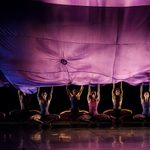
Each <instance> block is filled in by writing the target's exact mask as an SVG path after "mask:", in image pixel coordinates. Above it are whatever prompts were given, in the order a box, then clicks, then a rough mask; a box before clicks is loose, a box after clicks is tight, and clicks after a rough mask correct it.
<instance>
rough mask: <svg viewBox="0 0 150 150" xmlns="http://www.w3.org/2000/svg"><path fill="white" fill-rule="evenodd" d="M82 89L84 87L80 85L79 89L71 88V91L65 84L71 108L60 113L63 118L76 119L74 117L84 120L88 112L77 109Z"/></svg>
mask: <svg viewBox="0 0 150 150" xmlns="http://www.w3.org/2000/svg"><path fill="white" fill-rule="evenodd" d="M83 89H84V87H83V85H82V86H81V88H80V90H79V91H78V90H77V89H73V90H72V91H70V89H69V88H68V85H67V86H66V91H67V95H68V96H69V99H70V105H71V108H70V110H67V111H63V112H62V113H60V117H61V118H62V119H63V120H70V119H71V120H76V119H81V120H82V119H83V120H84V119H86V118H87V116H86V114H88V112H87V111H85V110H79V100H80V97H81V94H82V92H83Z"/></svg>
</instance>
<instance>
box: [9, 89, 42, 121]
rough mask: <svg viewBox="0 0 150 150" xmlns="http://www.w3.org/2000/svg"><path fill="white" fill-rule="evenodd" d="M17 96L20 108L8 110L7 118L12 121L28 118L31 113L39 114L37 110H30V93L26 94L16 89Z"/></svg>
mask: <svg viewBox="0 0 150 150" xmlns="http://www.w3.org/2000/svg"><path fill="white" fill-rule="evenodd" d="M18 98H19V103H20V110H12V111H10V112H9V119H10V120H13V121H16V120H17V121H24V120H29V119H30V117H31V116H32V115H35V114H39V113H40V112H39V111H38V110H31V109H30V104H31V101H32V95H31V94H26V93H24V92H22V91H20V90H18Z"/></svg>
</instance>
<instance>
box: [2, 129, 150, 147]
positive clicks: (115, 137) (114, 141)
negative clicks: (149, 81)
mask: <svg viewBox="0 0 150 150" xmlns="http://www.w3.org/2000/svg"><path fill="white" fill-rule="evenodd" d="M149 129H150V128H143V127H137V128H105V129H102V128H59V129H56V128H55V129H50V128H49V129H42V128H40V127H37V128H35V127H34V128H33V127H29V126H24V127H12V128H11V126H9V128H8V127H3V129H0V149H1V150H111V149H114V150H122V149H123V150H124V149H126V150H138V149H142V150H148V149H149V148H150V130H149Z"/></svg>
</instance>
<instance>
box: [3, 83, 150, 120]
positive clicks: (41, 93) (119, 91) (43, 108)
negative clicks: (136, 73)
mask: <svg viewBox="0 0 150 150" xmlns="http://www.w3.org/2000/svg"><path fill="white" fill-rule="evenodd" d="M83 90H84V86H83V85H82V86H81V87H80V89H79V90H77V89H73V90H70V89H69V85H67V86H66V92H67V95H68V96H69V99H70V109H69V110H65V111H63V112H61V113H60V114H59V115H57V114H50V113H49V107H50V104H51V100H52V98H53V87H51V88H50V91H49V92H47V91H45V90H42V88H38V92H37V99H38V102H39V106H40V111H38V110H30V109H29V105H30V103H29V101H30V95H29V94H25V93H23V92H21V91H18V95H19V101H20V106H21V111H19V110H18V111H17V110H15V111H11V112H10V116H18V114H19V117H20V119H21V117H22V118H24V116H23V115H25V114H26V117H27V118H28V117H29V118H30V119H31V120H34V121H38V122H41V123H43V122H45V121H52V120H59V119H60V120H83V121H88V120H92V119H96V120H112V119H113V120H123V119H125V118H129V117H132V110H129V109H122V101H123V87H122V82H121V83H120V87H116V84H113V88H112V103H113V108H112V109H109V110H106V111H104V112H103V113H98V105H99V103H100V100H101V94H100V93H101V91H100V85H97V89H94V88H93V87H92V86H91V85H88V93H87V102H88V107H89V111H85V110H80V109H79V101H80V97H81V94H82V92H83ZM140 98H141V105H142V109H143V112H142V113H141V114H137V115H134V116H133V119H139V120H144V119H146V118H148V117H150V84H149V88H148V90H146V91H144V90H143V84H141V87H140ZM20 112H21V113H20ZM1 115H2V113H1Z"/></svg>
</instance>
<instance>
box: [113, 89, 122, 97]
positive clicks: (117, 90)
mask: <svg viewBox="0 0 150 150" xmlns="http://www.w3.org/2000/svg"><path fill="white" fill-rule="evenodd" d="M114 94H115V95H116V96H120V94H121V90H120V89H119V88H115V90H114Z"/></svg>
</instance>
